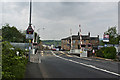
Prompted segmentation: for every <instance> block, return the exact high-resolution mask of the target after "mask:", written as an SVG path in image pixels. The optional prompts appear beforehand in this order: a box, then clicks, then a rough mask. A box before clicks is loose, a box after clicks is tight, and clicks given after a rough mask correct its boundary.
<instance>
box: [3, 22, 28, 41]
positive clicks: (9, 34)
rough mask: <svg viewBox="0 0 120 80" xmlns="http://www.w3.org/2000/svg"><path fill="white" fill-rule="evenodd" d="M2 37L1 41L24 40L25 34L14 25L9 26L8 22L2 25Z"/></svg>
mask: <svg viewBox="0 0 120 80" xmlns="http://www.w3.org/2000/svg"><path fill="white" fill-rule="evenodd" d="M2 37H3V41H9V42H25V41H26V38H25V34H24V33H21V32H20V31H19V30H17V28H16V27H14V26H12V27H11V26H10V25H9V24H6V25H5V26H2Z"/></svg>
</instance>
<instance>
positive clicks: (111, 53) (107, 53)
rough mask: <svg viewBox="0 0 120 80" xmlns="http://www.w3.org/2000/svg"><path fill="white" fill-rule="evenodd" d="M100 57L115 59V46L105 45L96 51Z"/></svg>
mask: <svg viewBox="0 0 120 80" xmlns="http://www.w3.org/2000/svg"><path fill="white" fill-rule="evenodd" d="M96 55H97V56H98V57H103V58H108V59H115V58H116V49H115V47H103V48H101V49H99V50H98V51H97V52H96Z"/></svg>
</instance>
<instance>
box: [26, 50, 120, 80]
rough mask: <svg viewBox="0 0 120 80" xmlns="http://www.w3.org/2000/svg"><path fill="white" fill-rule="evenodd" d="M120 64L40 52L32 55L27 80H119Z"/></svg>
mask: <svg viewBox="0 0 120 80" xmlns="http://www.w3.org/2000/svg"><path fill="white" fill-rule="evenodd" d="M119 64H120V63H119V62H112V61H106V60H97V59H93V58H80V57H76V56H74V55H68V54H67V53H66V52H64V51H40V50H39V51H38V52H37V54H35V55H31V62H29V63H28V64H27V68H26V73H25V79H33V78H34V79H43V78H45V79H56V78H61V79H63V78H66V79H81V80H82V79H84V80H98V79H99V80H118V79H119V77H120V74H119V71H118V70H119V69H118V68H119Z"/></svg>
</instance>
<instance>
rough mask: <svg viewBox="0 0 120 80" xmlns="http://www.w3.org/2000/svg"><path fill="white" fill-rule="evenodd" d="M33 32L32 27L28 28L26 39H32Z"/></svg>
mask: <svg viewBox="0 0 120 80" xmlns="http://www.w3.org/2000/svg"><path fill="white" fill-rule="evenodd" d="M33 33H34V30H33V29H32V26H29V27H28V28H27V30H26V39H33V38H34V34H33Z"/></svg>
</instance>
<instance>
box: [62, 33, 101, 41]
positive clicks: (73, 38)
mask: <svg viewBox="0 0 120 80" xmlns="http://www.w3.org/2000/svg"><path fill="white" fill-rule="evenodd" d="M70 39H71V37H70V36H69V37H67V38H63V39H61V40H70ZM72 40H80V35H72ZM82 40H99V37H90V33H88V35H82Z"/></svg>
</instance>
